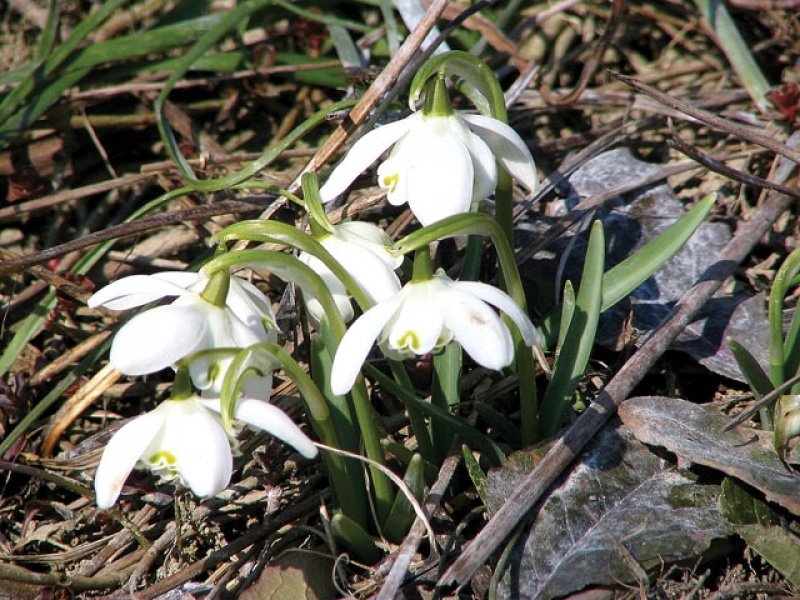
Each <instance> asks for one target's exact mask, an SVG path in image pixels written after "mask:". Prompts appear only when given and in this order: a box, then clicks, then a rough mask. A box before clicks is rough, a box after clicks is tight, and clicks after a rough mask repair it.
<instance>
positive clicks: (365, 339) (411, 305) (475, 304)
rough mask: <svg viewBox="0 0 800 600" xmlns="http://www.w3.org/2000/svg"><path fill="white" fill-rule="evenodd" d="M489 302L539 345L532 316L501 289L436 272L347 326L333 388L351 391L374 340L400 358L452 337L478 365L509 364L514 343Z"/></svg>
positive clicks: (435, 346) (528, 341)
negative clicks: (531, 319)
mask: <svg viewBox="0 0 800 600" xmlns="http://www.w3.org/2000/svg"><path fill="white" fill-rule="evenodd" d="M489 304H491V305H493V306H496V307H497V308H499V309H500V310H501V311H503V312H504V313H505V314H506V315H508V317H509V318H510V319H511V320H512V321H513V322H514V324H515V325H516V326H517V327H518V328H519V330H520V333H521V334H522V338H523V340H524V341H525V343H526V344H528V345H529V346H533V345H534V344H537V343H538V335H537V333H536V330H535V329H534V327H533V324H532V323H531V321H530V319H529V318H528V316H527V315H526V314H525V313H524V312H523V311H522V309H520V307H519V306H518V305H517V304H516V302H514V301H513V300H512V299H511V298H510V297H509V296H508V295H507V294H506V293H505V292H503V291H501V290H499V289H497V288H495V287H492V286H490V285H487V284H485V283H479V282H475V281H453V280H452V279H450V278H449V277H447V276H446V275H444V274H443V273H441V272H439V273H437V274H435V275H434V276H433V278H431V279H429V280H427V281H421V282H411V283H408V284H406V286H405V287H403V289H402V290H401V291H400V292H399V293H398V294H396V295H395V296H393V297H392V298H390V299H388V300H384V301H383V302H381V303H379V304H376V305H375V306H373V307H372V308H371V309H369V310H368V311H367V312H365V313H364V314H363V315H362V316H361V317H360V318H358V319H357V320H356V321H355V322H354V323H353V324H352V325H351V326H350V328H349V329H348V330H347V333H345V335H344V337H343V338H342V341H341V342H340V344H339V348H338V349H337V350H336V356H335V357H334V359H333V368H332V370H331V371H332V372H331V390H332V391H333V393H334V394H344V393H347V391H349V390H350V388H351V387H352V386H353V382H354V381H355V379H356V377H357V376H358V372H359V370H360V369H361V365H362V364H363V363H364V360H365V359H366V357H367V354H368V353H369V350H370V348H371V347H372V345H373V344H374V343H375V341H376V340H377V342H378V344H379V345H380V347H381V349H382V350H383V351H384V353H385V354H387V355H388V356H390V357H392V358H398V359H401V358H407V357H409V356H413V355H417V356H421V355H423V354H427V353H429V352H432V351H435V350H437V349H439V348H441V347H442V346H444V345H445V344H447V343H449V342H450V341H451V340H453V339H455V341H457V342H458V343H459V344H461V346H462V347H463V348H464V350H465V351H466V352H467V354H469V355H470V356H471V357H472V358H473V360H474V361H475V362H477V363H478V364H480V365H482V366H484V367H487V368H489V369H502V368H503V367H506V366H508V365H509V364H510V363H511V361H512V360H513V358H514V342H513V339H512V337H511V333H510V331H509V330H508V327H507V326H506V325H505V323H503V321H502V319H501V318H500V317H499V316H498V315H497V313H495V311H494V310H492V309H491V308H490V307H489V306H488V305H489Z"/></svg>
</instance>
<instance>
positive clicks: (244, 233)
mask: <svg viewBox="0 0 800 600" xmlns="http://www.w3.org/2000/svg"><path fill="white" fill-rule="evenodd" d="M212 239H213V240H214V241H216V242H217V243H222V242H227V241H231V240H251V241H255V242H272V243H276V244H284V245H286V246H289V247H292V248H296V249H298V250H302V251H304V252H308V253H309V254H313V255H314V256H316V257H317V258H319V259H320V260H321V261H322V262H323V263H324V264H325V266H326V267H328V268H329V269H330V270H331V272H332V273H333V274H334V275H336V277H337V278H338V279H339V281H341V282H342V283H343V284H344V286H345V288H347V291H348V293H349V294H350V295H351V296H352V297H353V299H354V300H355V301H356V303H357V304H358V305H359V307H360V308H361V310H362V311H365V310H367V309H369V308H370V307H371V306H372V302H371V301H370V300H369V298H368V297H367V295H366V294H365V293H364V292H363V290H362V289H361V287H359V285H358V284H357V283H356V282H355V280H354V279H353V278H352V277H351V276H350V273H349V272H348V271H347V270H346V269H345V268H344V267H342V265H340V264H339V262H338V261H337V260H336V259H335V258H333V256H331V253H330V252H328V251H327V250H326V249H325V247H324V246H322V244H320V243H319V242H318V241H317V240H315V239H314V238H313V237H311V236H310V235H307V234H305V233H303V232H302V231H300V230H298V229H297V228H296V227H292V226H291V225H288V224H286V223H279V222H277V221H260V220H257V219H253V220H249V221H239V222H238V223H234V224H233V225H229V226H228V227H226V228H225V229H223V230H222V231H220V232H218V233H216V234H215V235H214V237H213V238H212ZM326 310H327V309H326ZM337 314H338V311H337Z"/></svg>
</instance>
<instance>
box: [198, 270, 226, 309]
mask: <svg viewBox="0 0 800 600" xmlns="http://www.w3.org/2000/svg"><path fill="white" fill-rule="evenodd" d="M230 287H231V275H230V273H229V272H228V271H217V272H216V273H214V274H213V275H212V276H211V278H210V279H209V281H208V283H207V284H206V287H205V288H203V291H202V292H200V297H201V298H202V299H203V300H205V301H206V302H208V303H209V304H212V305H214V306H222V307H224V306H225V301H226V299H227V297H228V290H229V289H230Z"/></svg>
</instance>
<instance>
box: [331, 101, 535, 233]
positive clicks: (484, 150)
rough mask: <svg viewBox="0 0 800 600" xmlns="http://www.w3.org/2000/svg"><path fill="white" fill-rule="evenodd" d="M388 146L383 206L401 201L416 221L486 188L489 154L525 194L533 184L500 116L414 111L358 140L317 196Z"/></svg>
mask: <svg viewBox="0 0 800 600" xmlns="http://www.w3.org/2000/svg"><path fill="white" fill-rule="evenodd" d="M393 144H394V148H393V149H392V152H391V154H390V155H389V158H388V159H387V160H385V161H384V162H383V163H381V165H380V167H378V184H379V185H380V186H381V187H382V188H385V189H387V190H388V200H389V202H390V203H391V204H394V205H401V204H405V203H406V202H407V203H408V206H409V208H410V209H411V211H412V212H413V213H414V215H415V216H416V217H417V219H418V220H419V222H420V223H422V224H423V225H429V224H431V223H433V222H435V221H438V220H440V219H443V218H445V217H449V216H451V215H455V214H460V213H464V212H468V211H469V209H470V205H471V203H472V202H478V201H480V200H484V199H485V198H487V197H488V196H489V195H490V194H491V193H492V192H494V189H495V187H496V186H497V165H496V162H495V161H496V160H498V161H500V163H501V164H502V165H503V168H505V169H506V170H507V171H508V172H509V173H511V175H512V176H513V177H514V178H515V179H516V180H517V181H519V183H520V184H522V185H523V186H524V187H525V188H526V189H527V190H528V191H529V192H531V193H534V192H535V191H536V189H537V187H538V178H537V176H536V167H535V165H534V162H533V157H532V156H531V153H530V150H528V147H527V146H526V145H525V142H524V141H523V140H522V138H520V136H519V135H518V134H517V132H516V131H514V130H513V129H512V128H511V127H509V126H508V125H506V124H505V123H503V122H502V121H499V120H497V119H493V118H491V117H486V116H482V115H469V114H464V113H452V114H449V115H443V116H436V115H432V114H431V115H428V114H423V112H417V113H414V114H412V115H411V116H409V117H407V118H405V119H403V120H401V121H396V122H394V123H390V124H388V125H384V126H383V127H379V128H377V129H374V130H372V131H370V132H369V133H367V134H366V135H364V136H363V137H362V138H361V139H359V140H358V141H357V142H356V143H355V144H354V145H353V147H352V148H351V149H350V151H349V152H348V153H347V155H346V156H345V157H344V160H342V162H341V163H339V165H337V167H336V168H335V169H334V170H333V172H332V173H331V175H330V177H329V178H328V180H327V181H326V182H325V185H323V186H322V188H320V195H321V197H322V201H323V202H328V201H330V200H333V199H334V198H335V197H336V196H338V195H339V194H341V193H342V192H343V191H344V190H345V189H346V188H347V186H349V185H350V184H351V183H352V182H353V180H354V179H355V178H356V177H357V176H358V175H359V174H360V173H361V172H362V171H364V170H365V169H366V168H367V167H369V166H370V165H371V164H372V163H373V162H374V161H375V160H376V159H377V158H378V157H379V156H380V155H381V154H382V153H383V152H384V151H385V150H387V149H388V148H389V147H390V146H392V145H393Z"/></svg>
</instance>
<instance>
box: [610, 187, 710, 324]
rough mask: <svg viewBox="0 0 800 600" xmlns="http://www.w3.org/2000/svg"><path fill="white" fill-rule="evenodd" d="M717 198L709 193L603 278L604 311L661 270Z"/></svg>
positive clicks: (700, 221) (698, 224) (703, 218)
mask: <svg viewBox="0 0 800 600" xmlns="http://www.w3.org/2000/svg"><path fill="white" fill-rule="evenodd" d="M716 197H717V195H716V194H715V193H714V194H709V195H708V196H706V197H705V198H703V199H702V200H700V202H698V203H697V204H695V205H694V206H693V207H692V208H691V209H690V210H689V211H687V213H686V214H685V215H683V216H682V217H681V218H680V219H678V220H677V221H676V222H675V223H673V224H672V225H670V226H669V227H668V228H667V229H665V230H664V231H663V232H662V233H661V234H659V235H658V237H656V238H655V239H653V240H651V241H650V242H648V243H647V244H646V245H645V246H644V247H643V248H641V249H640V250H639V251H637V252H636V253H635V254H634V255H632V256H629V257H628V258H626V259H625V260H623V261H622V262H621V263H619V264H618V265H616V266H615V267H613V268H611V269H609V270H608V272H607V273H606V274H605V276H604V277H603V304H602V310H608V309H609V308H611V307H612V306H614V305H615V304H616V303H617V302H619V301H620V300H622V299H623V298H625V297H626V296H627V295H628V294H630V293H631V292H632V291H633V290H635V289H636V288H637V287H639V285H641V284H642V283H643V282H644V281H645V280H646V279H647V278H648V277H650V276H651V275H652V274H653V273H655V272H656V271H658V270H659V269H660V268H661V267H662V266H664V264H665V263H666V262H667V261H668V260H669V259H670V258H672V257H673V256H674V255H675V254H676V253H677V252H678V250H680V249H681V247H682V246H683V245H684V244H685V243H686V240H688V239H689V238H690V237H691V236H692V234H693V233H694V232H695V230H696V229H697V228H698V227H699V226H700V224H701V223H702V222H703V220H705V218H706V216H707V215H708V213H709V211H710V210H711V208H712V207H713V206H714V202H715V201H716Z"/></svg>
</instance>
